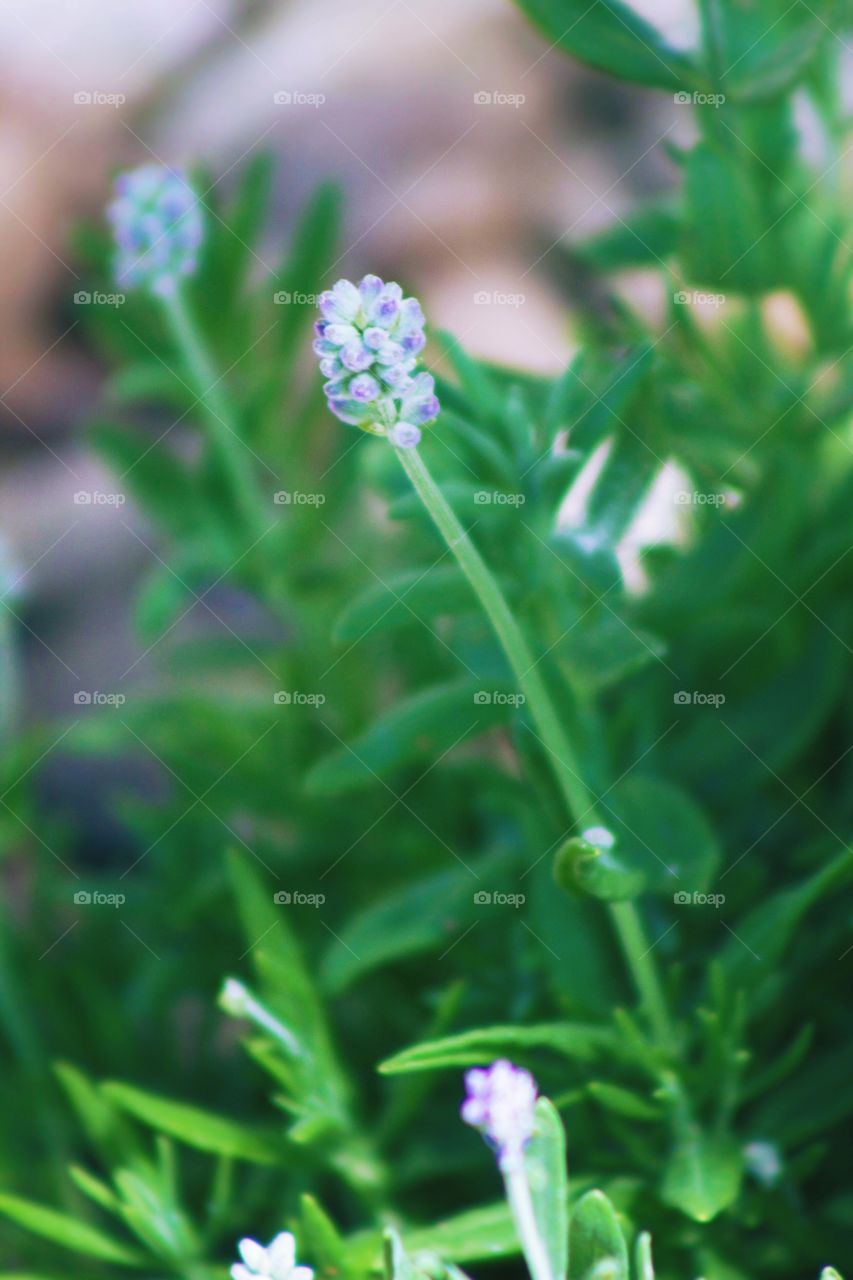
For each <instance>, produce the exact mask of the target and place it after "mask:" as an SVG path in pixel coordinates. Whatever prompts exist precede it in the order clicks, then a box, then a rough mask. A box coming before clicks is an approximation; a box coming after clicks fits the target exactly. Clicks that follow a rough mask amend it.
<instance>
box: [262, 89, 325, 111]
mask: <svg viewBox="0 0 853 1280" xmlns="http://www.w3.org/2000/svg"><path fill="white" fill-rule="evenodd" d="M272 100H273V102H274V103H275V105H276V106H277V107H315V108H316V107H322V105H323V103H324V102H325V101H326V95H325V93H306V92H305V91H304V90H303V89H279V90H278V92H277V93H274V94H273V96H272Z"/></svg>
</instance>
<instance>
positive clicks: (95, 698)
mask: <svg viewBox="0 0 853 1280" xmlns="http://www.w3.org/2000/svg"><path fill="white" fill-rule="evenodd" d="M126 702H127V698H126V697H125V695H124V694H123V693H101V691H100V690H99V689H94V690H90V689H78V690H77V692H76V693H75V695H74V705H75V707H123V706H124V704H125V703H126Z"/></svg>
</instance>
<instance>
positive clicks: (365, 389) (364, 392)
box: [349, 373, 382, 404]
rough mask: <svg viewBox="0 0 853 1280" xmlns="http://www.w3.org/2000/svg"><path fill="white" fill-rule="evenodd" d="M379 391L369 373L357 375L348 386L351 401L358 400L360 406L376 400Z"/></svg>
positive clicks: (376, 383) (377, 385)
mask: <svg viewBox="0 0 853 1280" xmlns="http://www.w3.org/2000/svg"><path fill="white" fill-rule="evenodd" d="M381 390H382V388H381V387H380V386H379V383H378V382H377V381H376V379H375V378H372V377H371V376H370V374H369V373H360V374H358V375H357V377H355V378H353V380H352V382H351V383H350V384H349V393H350V395H351V396H352V398H353V400H358V401H359V402H360V403H362V404H370V402H371V401H372V400H376V399H377V398H378V396H379V394H380V392H381Z"/></svg>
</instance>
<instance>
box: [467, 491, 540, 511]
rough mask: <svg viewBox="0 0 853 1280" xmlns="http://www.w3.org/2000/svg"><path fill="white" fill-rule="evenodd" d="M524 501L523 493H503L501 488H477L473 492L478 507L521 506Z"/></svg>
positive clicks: (525, 499)
mask: <svg viewBox="0 0 853 1280" xmlns="http://www.w3.org/2000/svg"><path fill="white" fill-rule="evenodd" d="M526 501H527V498H526V496H525V495H524V494H523V493H504V491H503V490H502V489H477V491H476V492H475V494H474V503H475V505H476V506H478V507H491V506H495V507H523V506H524V504H525V502H526Z"/></svg>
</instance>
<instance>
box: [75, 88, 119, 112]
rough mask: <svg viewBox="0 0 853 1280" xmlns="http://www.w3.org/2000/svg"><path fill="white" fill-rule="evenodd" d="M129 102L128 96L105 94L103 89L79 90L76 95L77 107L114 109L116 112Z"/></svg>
mask: <svg viewBox="0 0 853 1280" xmlns="http://www.w3.org/2000/svg"><path fill="white" fill-rule="evenodd" d="M126 102H127V94H124V93H104V91H103V90H102V89H78V90H77V92H76V93H75V94H74V105H75V107H113V108H115V109H116V110H117V109H118V108H119V107H123V106H124V104H125V103H126Z"/></svg>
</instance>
